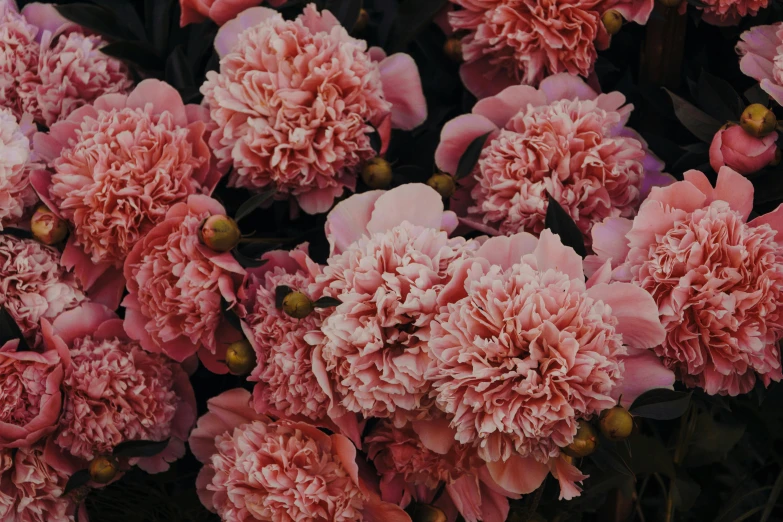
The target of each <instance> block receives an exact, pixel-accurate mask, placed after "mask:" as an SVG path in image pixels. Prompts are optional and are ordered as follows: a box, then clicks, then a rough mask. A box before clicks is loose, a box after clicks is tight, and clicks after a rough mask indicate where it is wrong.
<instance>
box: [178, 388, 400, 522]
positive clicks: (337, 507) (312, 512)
mask: <svg viewBox="0 0 783 522" xmlns="http://www.w3.org/2000/svg"><path fill="white" fill-rule="evenodd" d="M250 400H251V399H250V394H249V393H248V392H247V391H245V390H243V389H239V388H237V389H234V390H229V391H227V392H224V393H222V394H220V395H218V396H217V397H214V398H212V399H210V400H209V401H208V403H207V407H208V409H209V412H208V413H207V414H205V415H204V416H203V417H201V418H200V419H199V421H198V426H197V427H196V429H195V430H193V433H192V434H191V436H190V441H189V443H190V448H191V450H192V451H193V454H194V455H195V456H196V458H197V459H199V460H200V461H201V462H202V463H204V467H203V468H202V470H201V472H200V473H199V476H198V479H197V481H196V486H197V488H198V490H199V497H200V498H201V502H202V503H203V504H204V506H206V507H207V509H209V510H211V511H213V512H215V513H217V514H218V515H219V516H220V517H221V519H222V520H223V521H224V522H253V521H256V520H280V521H287V520H291V521H293V520H302V521H304V520H308V521H313V522H354V521H357V522H359V521H363V520H364V521H367V522H410V517H409V516H408V515H407V514H405V512H404V511H403V510H402V509H400V508H399V507H397V506H394V505H393V504H388V503H385V502H383V501H381V500H380V498H379V497H378V496H377V494H375V493H374V492H373V491H372V490H371V489H370V488H369V487H368V485H367V484H366V483H365V481H364V480H363V479H362V478H359V468H358V466H357V464H356V448H354V446H353V444H352V443H351V442H350V441H349V440H348V439H347V438H345V437H343V436H342V435H339V434H335V435H331V436H330V435H326V434H325V433H323V432H322V431H319V430H318V429H316V428H314V427H313V426H311V425H309V424H304V423H294V422H291V421H285V420H282V421H278V422H272V420H271V419H269V418H268V417H265V416H264V415H261V414H258V413H256V412H255V411H253V409H252V408H251V407H250V404H249V402H250Z"/></svg>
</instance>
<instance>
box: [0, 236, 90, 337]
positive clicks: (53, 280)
mask: <svg viewBox="0 0 783 522" xmlns="http://www.w3.org/2000/svg"><path fill="white" fill-rule="evenodd" d="M84 299H85V296H84V293H83V292H82V290H81V288H80V286H79V284H78V283H77V282H76V280H75V278H74V277H73V274H70V273H68V272H66V271H65V269H64V268H63V267H62V266H61V265H60V253H59V252H57V250H55V249H53V248H50V247H46V246H44V245H42V244H40V243H38V242H37V241H32V240H28V239H17V238H15V237H13V236H10V235H0V308H5V310H6V311H7V312H8V313H9V314H10V315H11V317H12V318H13V320H14V321H16V324H18V325H19V328H20V329H21V330H22V333H23V334H24V336H25V338H26V339H27V341H28V342H30V344H32V345H33V346H37V345H38V342H39V341H40V338H41V337H40V331H39V326H40V322H41V319H50V320H51V319H54V318H55V317H57V316H58V315H60V314H61V313H62V312H64V311H66V310H70V309H71V308H74V307H76V306H78V305H79V303H81V302H82V301H84Z"/></svg>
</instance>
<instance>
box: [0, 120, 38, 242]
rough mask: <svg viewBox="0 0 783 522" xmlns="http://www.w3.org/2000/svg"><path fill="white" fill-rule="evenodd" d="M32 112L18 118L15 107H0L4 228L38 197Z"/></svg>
mask: <svg viewBox="0 0 783 522" xmlns="http://www.w3.org/2000/svg"><path fill="white" fill-rule="evenodd" d="M33 132H35V125H33V122H32V118H31V117H30V115H25V116H24V117H23V118H22V119H21V120H20V121H17V119H16V117H15V116H14V115H13V113H12V112H11V110H9V109H4V108H0V231H2V230H3V226H8V225H15V224H16V223H18V222H19V221H20V220H21V219H22V217H23V216H24V215H25V214H26V213H27V210H28V209H29V208H30V207H31V206H32V205H34V204H35V202H36V201H38V196H36V195H35V190H33V187H32V186H31V185H30V168H31V167H32V163H31V161H30V136H31V135H32V133H33Z"/></svg>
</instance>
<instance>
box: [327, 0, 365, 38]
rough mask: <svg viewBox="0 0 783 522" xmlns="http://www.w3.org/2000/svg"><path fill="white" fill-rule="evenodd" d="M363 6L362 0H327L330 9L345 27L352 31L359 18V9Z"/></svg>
mask: <svg viewBox="0 0 783 522" xmlns="http://www.w3.org/2000/svg"><path fill="white" fill-rule="evenodd" d="M361 8H362V0H326V7H325V9H327V10H328V11H331V12H332V14H333V15H334V16H335V18H337V20H338V21H339V22H340V25H342V26H343V27H345V30H346V31H348V32H351V30H352V29H353V26H354V25H356V21H357V20H358V19H359V11H360V10H361Z"/></svg>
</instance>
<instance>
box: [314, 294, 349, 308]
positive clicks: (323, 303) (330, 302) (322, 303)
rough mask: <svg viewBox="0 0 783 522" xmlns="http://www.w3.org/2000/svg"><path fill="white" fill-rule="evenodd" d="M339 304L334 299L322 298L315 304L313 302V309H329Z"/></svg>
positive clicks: (339, 302)
mask: <svg viewBox="0 0 783 522" xmlns="http://www.w3.org/2000/svg"><path fill="white" fill-rule="evenodd" d="M341 304H342V301H340V300H339V299H337V298H336V297H322V298H320V299H319V300H317V301H316V302H314V303H313V306H314V307H315V308H331V307H333V306H339V305H341Z"/></svg>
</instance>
